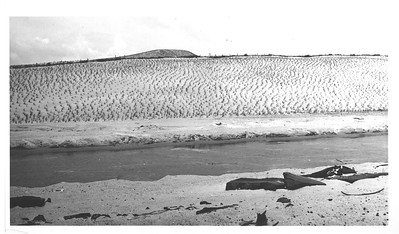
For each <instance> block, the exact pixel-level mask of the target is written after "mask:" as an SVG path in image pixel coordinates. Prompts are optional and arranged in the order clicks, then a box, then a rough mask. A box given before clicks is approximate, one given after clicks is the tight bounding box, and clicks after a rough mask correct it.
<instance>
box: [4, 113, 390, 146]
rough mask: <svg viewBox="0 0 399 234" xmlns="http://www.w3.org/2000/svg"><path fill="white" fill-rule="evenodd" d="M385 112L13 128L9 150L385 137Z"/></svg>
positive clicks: (137, 121) (88, 123)
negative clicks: (362, 136)
mask: <svg viewBox="0 0 399 234" xmlns="http://www.w3.org/2000/svg"><path fill="white" fill-rule="evenodd" d="M387 132H388V112H387V111H383V112H351V113H332V114H292V115H282V116H253V117H229V118H204V119H153V120H132V121H114V122H84V123H83V122H82V123H45V124H23V125H22V124H20V125H15V124H12V125H11V126H10V149H11V150H12V151H15V150H27V149H29V150H32V149H34V150H37V149H43V150H44V149H46V150H53V149H54V148H55V149H72V151H73V150H82V149H84V150H91V149H92V148H93V149H94V150H96V149H100V148H101V147H110V146H115V147H117V148H120V149H129V148H146V147H152V146H155V147H157V146H165V145H170V144H177V145H185V144H188V145H191V144H220V143H237V142H245V141H248V140H249V141H252V140H255V141H257V140H265V139H266V140H269V139H284V138H287V139H293V138H295V137H331V136H335V135H336V136H346V135H352V134H355V135H356V134H375V133H378V134H386V133H387Z"/></svg>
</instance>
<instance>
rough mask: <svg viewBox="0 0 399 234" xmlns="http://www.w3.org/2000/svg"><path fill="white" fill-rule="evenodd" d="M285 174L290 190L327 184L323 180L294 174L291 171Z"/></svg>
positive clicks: (287, 186)
mask: <svg viewBox="0 0 399 234" xmlns="http://www.w3.org/2000/svg"><path fill="white" fill-rule="evenodd" d="M283 176H284V184H285V187H286V188H287V189H290V190H294V189H299V188H302V187H305V186H313V185H326V184H325V183H323V182H320V181H317V180H312V179H309V178H306V177H303V176H299V175H294V174H292V173H289V172H284V173H283Z"/></svg>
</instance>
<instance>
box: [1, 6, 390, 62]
mask: <svg viewBox="0 0 399 234" xmlns="http://www.w3.org/2000/svg"><path fill="white" fill-rule="evenodd" d="M277 2H278V3H276V2H274V3H273V4H271V3H270V2H268V3H266V4H265V3H263V4H260V5H251V4H247V5H242V7H241V6H240V5H234V4H231V5H228V6H229V7H231V8H229V7H226V8H223V7H219V8H217V7H216V8H217V9H219V11H216V10H215V9H214V8H212V9H211V10H209V11H208V7H204V6H202V7H200V8H198V11H195V12H190V13H187V11H183V10H181V11H179V10H178V11H176V10H174V11H172V13H171V14H165V13H164V11H162V12H161V13H159V12H157V11H154V12H152V13H149V14H131V15H128V16H118V15H111V16H106V17H103V16H96V15H94V16H92V15H89V16H84V17H77V16H74V15H72V16H66V17H60V16H50V17H48V16H47V17H43V16H41V15H39V16H34V17H26V16H10V18H9V31H10V38H9V41H10V64H12V65H14V64H27V63H41V62H50V61H60V60H63V61H65V60H78V59H94V58H104V57H113V56H120V55H130V54H135V53H140V52H144V51H148V50H153V49H184V50H189V51H191V52H193V53H195V54H197V55H204V56H206V55H209V54H212V55H214V54H217V55H221V54H223V55H234V54H245V53H246V54H284V55H305V54H328V53H333V54H353V53H354V54H360V53H367V54H374V53H378V54H388V53H389V48H388V46H387V45H388V44H389V43H388V40H389V35H388V34H389V30H390V29H389V28H388V24H387V22H388V20H389V19H388V15H387V14H381V12H384V9H386V8H387V6H386V5H384V4H383V3H380V4H376V2H373V4H367V2H364V3H362V4H357V3H359V2H355V3H356V4H355V5H354V6H352V7H351V5H348V3H346V4H336V1H330V2H324V1H323V3H322V4H321V3H319V2H321V1H304V2H302V3H300V4H298V3H297V2H293V1H288V2H287V1H277ZM306 2H308V3H309V4H303V3H306ZM337 2H340V1H337ZM288 3H289V4H288ZM342 3H345V1H344V2H342ZM377 3H378V2H377ZM257 6H259V7H257ZM193 9H197V8H195V7H192V9H190V10H193ZM221 9H222V10H221ZM132 15H133V16H132Z"/></svg>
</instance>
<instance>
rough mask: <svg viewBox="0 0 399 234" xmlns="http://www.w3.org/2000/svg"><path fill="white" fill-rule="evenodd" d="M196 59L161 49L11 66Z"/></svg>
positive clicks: (192, 55) (183, 51) (190, 54)
mask: <svg viewBox="0 0 399 234" xmlns="http://www.w3.org/2000/svg"><path fill="white" fill-rule="evenodd" d="M196 57H200V56H198V55H196V54H194V53H191V52H190V51H187V50H164V49H160V50H150V51H146V52H142V53H138V54H132V55H124V56H116V57H109V58H99V59H90V60H89V59H87V60H75V61H56V62H47V63H36V64H20V65H11V66H10V68H13V69H15V68H29V67H46V66H54V65H62V64H74V63H88V62H107V61H116V60H121V59H154V58H155V59H156V58H196Z"/></svg>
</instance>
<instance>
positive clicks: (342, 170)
mask: <svg viewBox="0 0 399 234" xmlns="http://www.w3.org/2000/svg"><path fill="white" fill-rule="evenodd" d="M352 173H356V171H355V170H354V169H352V168H349V167H346V166H332V167H328V168H326V169H323V170H321V171H317V172H314V173H312V174H307V175H302V176H304V177H313V178H327V177H329V176H334V175H343V174H352Z"/></svg>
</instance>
